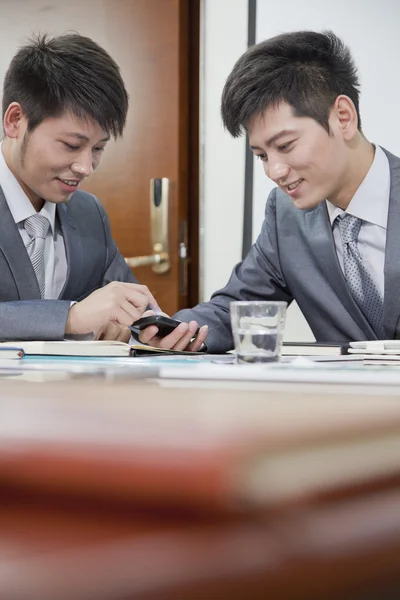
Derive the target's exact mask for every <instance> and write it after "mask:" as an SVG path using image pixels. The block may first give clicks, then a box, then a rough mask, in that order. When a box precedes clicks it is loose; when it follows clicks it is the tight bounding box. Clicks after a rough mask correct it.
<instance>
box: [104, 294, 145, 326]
mask: <svg viewBox="0 0 400 600" xmlns="http://www.w3.org/2000/svg"><path fill="white" fill-rule="evenodd" d="M141 315H142V313H141V312H140V309H139V308H137V307H136V306H134V305H133V304H131V302H129V301H128V300H123V301H122V302H121V303H120V306H118V307H117V308H116V310H115V311H114V313H113V316H112V319H111V321H116V322H117V323H118V324H119V325H122V326H124V327H129V325H132V323H133V322H134V321H137V320H138V319H139V318H140V317H141Z"/></svg>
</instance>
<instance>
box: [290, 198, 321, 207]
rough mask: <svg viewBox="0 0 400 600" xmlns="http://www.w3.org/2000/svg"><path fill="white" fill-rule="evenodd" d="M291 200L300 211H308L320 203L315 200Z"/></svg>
mask: <svg viewBox="0 0 400 600" xmlns="http://www.w3.org/2000/svg"><path fill="white" fill-rule="evenodd" d="M292 200H293V204H294V205H295V206H296V208H299V209H301V210H310V209H312V208H315V207H316V206H318V205H319V204H321V202H322V200H319V199H318V200H316V199H311V198H297V199H296V198H292Z"/></svg>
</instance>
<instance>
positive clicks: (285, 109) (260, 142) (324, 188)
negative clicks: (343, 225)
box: [247, 98, 359, 209]
mask: <svg viewBox="0 0 400 600" xmlns="http://www.w3.org/2000/svg"><path fill="white" fill-rule="evenodd" d="M346 102H347V99H346V98H345V99H344V104H346ZM347 108H348V107H346V106H345V105H344V106H341V105H340V98H339V99H338V100H337V102H336V103H335V105H334V107H333V108H332V111H331V114H330V118H329V126H330V133H328V132H327V131H326V130H325V129H324V128H323V127H322V126H321V125H320V124H319V123H318V122H317V121H315V120H314V119H311V118H309V117H296V116H294V115H293V111H292V108H291V107H290V106H289V105H288V104H286V103H281V104H279V105H278V106H277V107H272V108H268V109H267V110H266V111H265V112H264V113H263V114H262V115H261V116H257V117H253V119H252V120H251V121H250V123H249V124H248V128H247V130H248V134H249V140H250V147H251V149H252V151H253V153H254V154H255V155H256V156H258V157H259V158H260V160H261V161H262V162H263V166H264V171H265V173H266V175H267V176H268V177H269V178H270V179H272V180H273V181H274V182H275V183H276V184H277V185H278V186H279V187H280V188H281V190H282V191H283V192H285V194H287V195H288V196H290V197H291V199H292V200H293V202H294V204H295V205H296V206H297V207H298V208H301V209H307V208H313V207H314V206H316V205H317V204H319V203H320V202H321V201H322V200H324V199H328V200H330V201H331V202H333V203H334V204H337V205H340V204H341V202H342V200H343V198H344V197H346V195H347V192H349V193H353V190H351V189H350V188H351V187H352V186H351V177H352V175H351V167H350V164H351V158H350V153H351V144H352V140H353V138H354V136H357V127H356V123H355V128H354V123H352V118H353V117H352V118H349V117H348V114H347ZM350 109H351V107H350ZM358 135H359V134H358Z"/></svg>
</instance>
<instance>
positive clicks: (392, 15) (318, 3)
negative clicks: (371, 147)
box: [203, 0, 400, 340]
mask: <svg viewBox="0 0 400 600" xmlns="http://www.w3.org/2000/svg"><path fill="white" fill-rule="evenodd" d="M204 1H205V3H206V4H207V6H208V5H211V6H213V5H218V10H215V9H212V11H210V12H209V15H208V20H207V19H206V20H205V22H204V27H205V32H204V34H205V35H204V38H203V40H204V44H205V51H206V53H208V55H209V56H213V62H212V69H213V71H214V72H219V73H220V78H219V80H218V83H217V84H215V83H214V82H213V81H212V80H211V79H208V78H207V71H206V72H205V79H204V82H203V84H204V88H205V90H208V101H209V103H208V105H207V111H206V112H205V115H204V117H205V122H204V132H205V136H204V158H205V161H204V175H205V176H206V177H207V178H208V184H207V185H204V190H203V191H204V196H203V200H204V213H205V214H207V219H204V227H205V229H206V232H207V238H205V239H206V240H207V242H206V243H207V245H208V244H209V243H210V247H209V248H208V249H207V253H205V254H204V256H203V259H204V264H203V269H204V275H205V279H204V281H205V282H206V283H205V285H204V298H207V297H208V296H209V294H210V293H211V292H212V291H213V290H215V289H217V288H218V287H221V286H222V285H224V283H225V282H226V279H227V276H228V275H229V273H230V271H231V268H232V267H233V265H234V264H235V262H237V260H238V259H239V258H240V252H241V246H242V226H243V222H242V217H240V206H239V205H240V203H241V205H242V206H243V196H244V151H243V152H241V151H239V150H236V147H235V152H231V153H228V152H227V151H223V150H222V149H223V148H224V147H225V144H226V145H227V146H226V147H232V148H233V147H234V146H229V144H235V143H236V141H235V142H231V141H229V134H228V133H226V132H224V131H223V130H222V127H221V126H219V128H218V125H217V124H216V115H217V112H218V110H219V100H220V98H219V97H218V93H219V94H220V91H221V89H220V86H221V88H222V85H223V80H224V79H225V78H226V77H227V75H228V74H229V72H230V69H231V68H232V66H233V64H234V62H235V60H236V58H237V57H238V55H239V54H240V49H239V46H240V44H238V43H237V42H238V41H239V38H240V35H239V28H240V23H239V22H238V15H239V12H240V11H242V13H246V17H244V16H242V23H241V31H242V33H241V41H242V40H243V39H244V40H245V39H246V37H247V2H232V1H231V0H204ZM239 5H240V7H239ZM244 5H246V6H244ZM232 13H233V14H232ZM218 20H219V22H217V21H218ZM231 20H232V21H233V22H234V23H235V24H236V26H235V27H233V28H232V27H231ZM399 23H400V2H399V1H398V0H369V1H368V2H366V1H365V0H352V1H351V2H349V0H336V2H335V4H334V5H333V4H332V2H330V1H329V0H307V1H305V0H280V2H279V4H277V3H276V1H274V0H258V1H257V29H256V41H261V40H263V39H266V38H268V37H271V36H274V35H277V34H278V33H282V32H285V31H293V30H296V29H315V30H317V31H321V30H323V29H332V30H333V31H334V32H335V33H336V34H337V35H339V37H341V38H342V39H343V40H344V41H345V43H346V44H347V45H348V46H349V47H350V49H351V51H352V53H353V56H354V58H355V61H356V64H357V66H358V68H359V72H360V81H361V101H360V109H361V118H362V122H363V130H364V133H365V135H366V136H367V137H368V138H369V139H370V140H371V141H374V142H376V143H378V144H380V145H382V146H385V147H386V148H388V149H389V150H390V151H391V152H393V153H395V154H397V155H400V135H399V133H400V121H399V119H398V117H397V115H398V113H399V108H398V104H399V98H400V79H399V77H398V57H399V56H400V36H399V34H398V25H399ZM231 44H233V45H234V49H233V52H232V57H231V60H229V57H228V52H229V51H230V50H229V49H230V45H231ZM221 49H223V60H221V58H222V57H220V52H221ZM221 82H222V85H221ZM211 88H213V89H211ZM211 114H212V115H214V122H213V125H212V127H210V122H209V120H208V119H209V115H211ZM243 141H244V140H242V142H243ZM218 149H221V153H220V152H218ZM210 152H211V153H215V152H217V154H218V172H217V173H216V172H215V171H214V172H212V171H210V172H208V173H207V166H208V165H209V162H207V159H209V158H210V154H209V153H210ZM228 154H229V158H228ZM214 166H215V165H214ZM224 179H225V181H224ZM253 183H254V192H253V239H255V238H256V237H257V235H258V233H259V230H260V228H261V223H262V220H263V216H264V209H265V202H266V199H267V197H268V193H269V191H270V190H271V189H272V187H273V184H272V182H270V181H269V180H268V179H267V178H266V176H265V174H264V172H263V169H262V165H261V164H260V163H259V162H258V161H256V162H255V165H254V181H253ZM226 184H227V186H228V187H227V188H226V189H229V192H230V194H231V193H232V190H233V191H234V192H235V196H234V206H235V210H234V211H231V210H230V200H231V199H230V195H228V194H227V193H225V191H224V190H225V185H226ZM212 189H213V190H214V193H213V194H211V193H210V190H212ZM217 190H218V192H217V193H215V192H216V191H217ZM239 196H240V199H239ZM216 203H218V204H216ZM217 214H218V216H217ZM224 214H225V219H229V226H227V225H226V226H225V227H222V223H223V221H222V219H223V215H224ZM236 219H241V221H240V224H239V223H238V221H237V220H236ZM221 231H223V233H221ZM212 237H213V239H211V238H212ZM223 244H224V245H226V246H227V247H229V253H226V254H224V255H223V256H222V255H220V258H219V260H218V261H216V260H215V257H214V256H213V254H214V252H215V249H217V248H218V247H222V245H223ZM285 337H286V339H291V340H299V339H304V340H306V339H312V334H311V331H310V330H309V328H308V326H307V324H306V322H305V320H304V319H303V317H302V315H301V313H300V311H299V309H298V307H297V306H295V305H293V306H291V307H290V309H289V314H288V322H287V329H286V335H285Z"/></svg>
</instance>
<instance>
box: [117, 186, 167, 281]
mask: <svg viewBox="0 0 400 600" xmlns="http://www.w3.org/2000/svg"><path fill="white" fill-rule="evenodd" d="M168 200H169V179H167V178H166V177H162V178H156V179H151V180H150V232H151V244H152V247H153V254H150V255H149V256H132V257H130V258H125V262H126V263H127V265H128V266H129V267H132V268H136V267H144V266H147V265H152V267H151V268H152V270H153V271H154V273H159V274H161V273H166V272H167V271H169V270H170V268H171V263H170V257H169V238H168Z"/></svg>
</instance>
